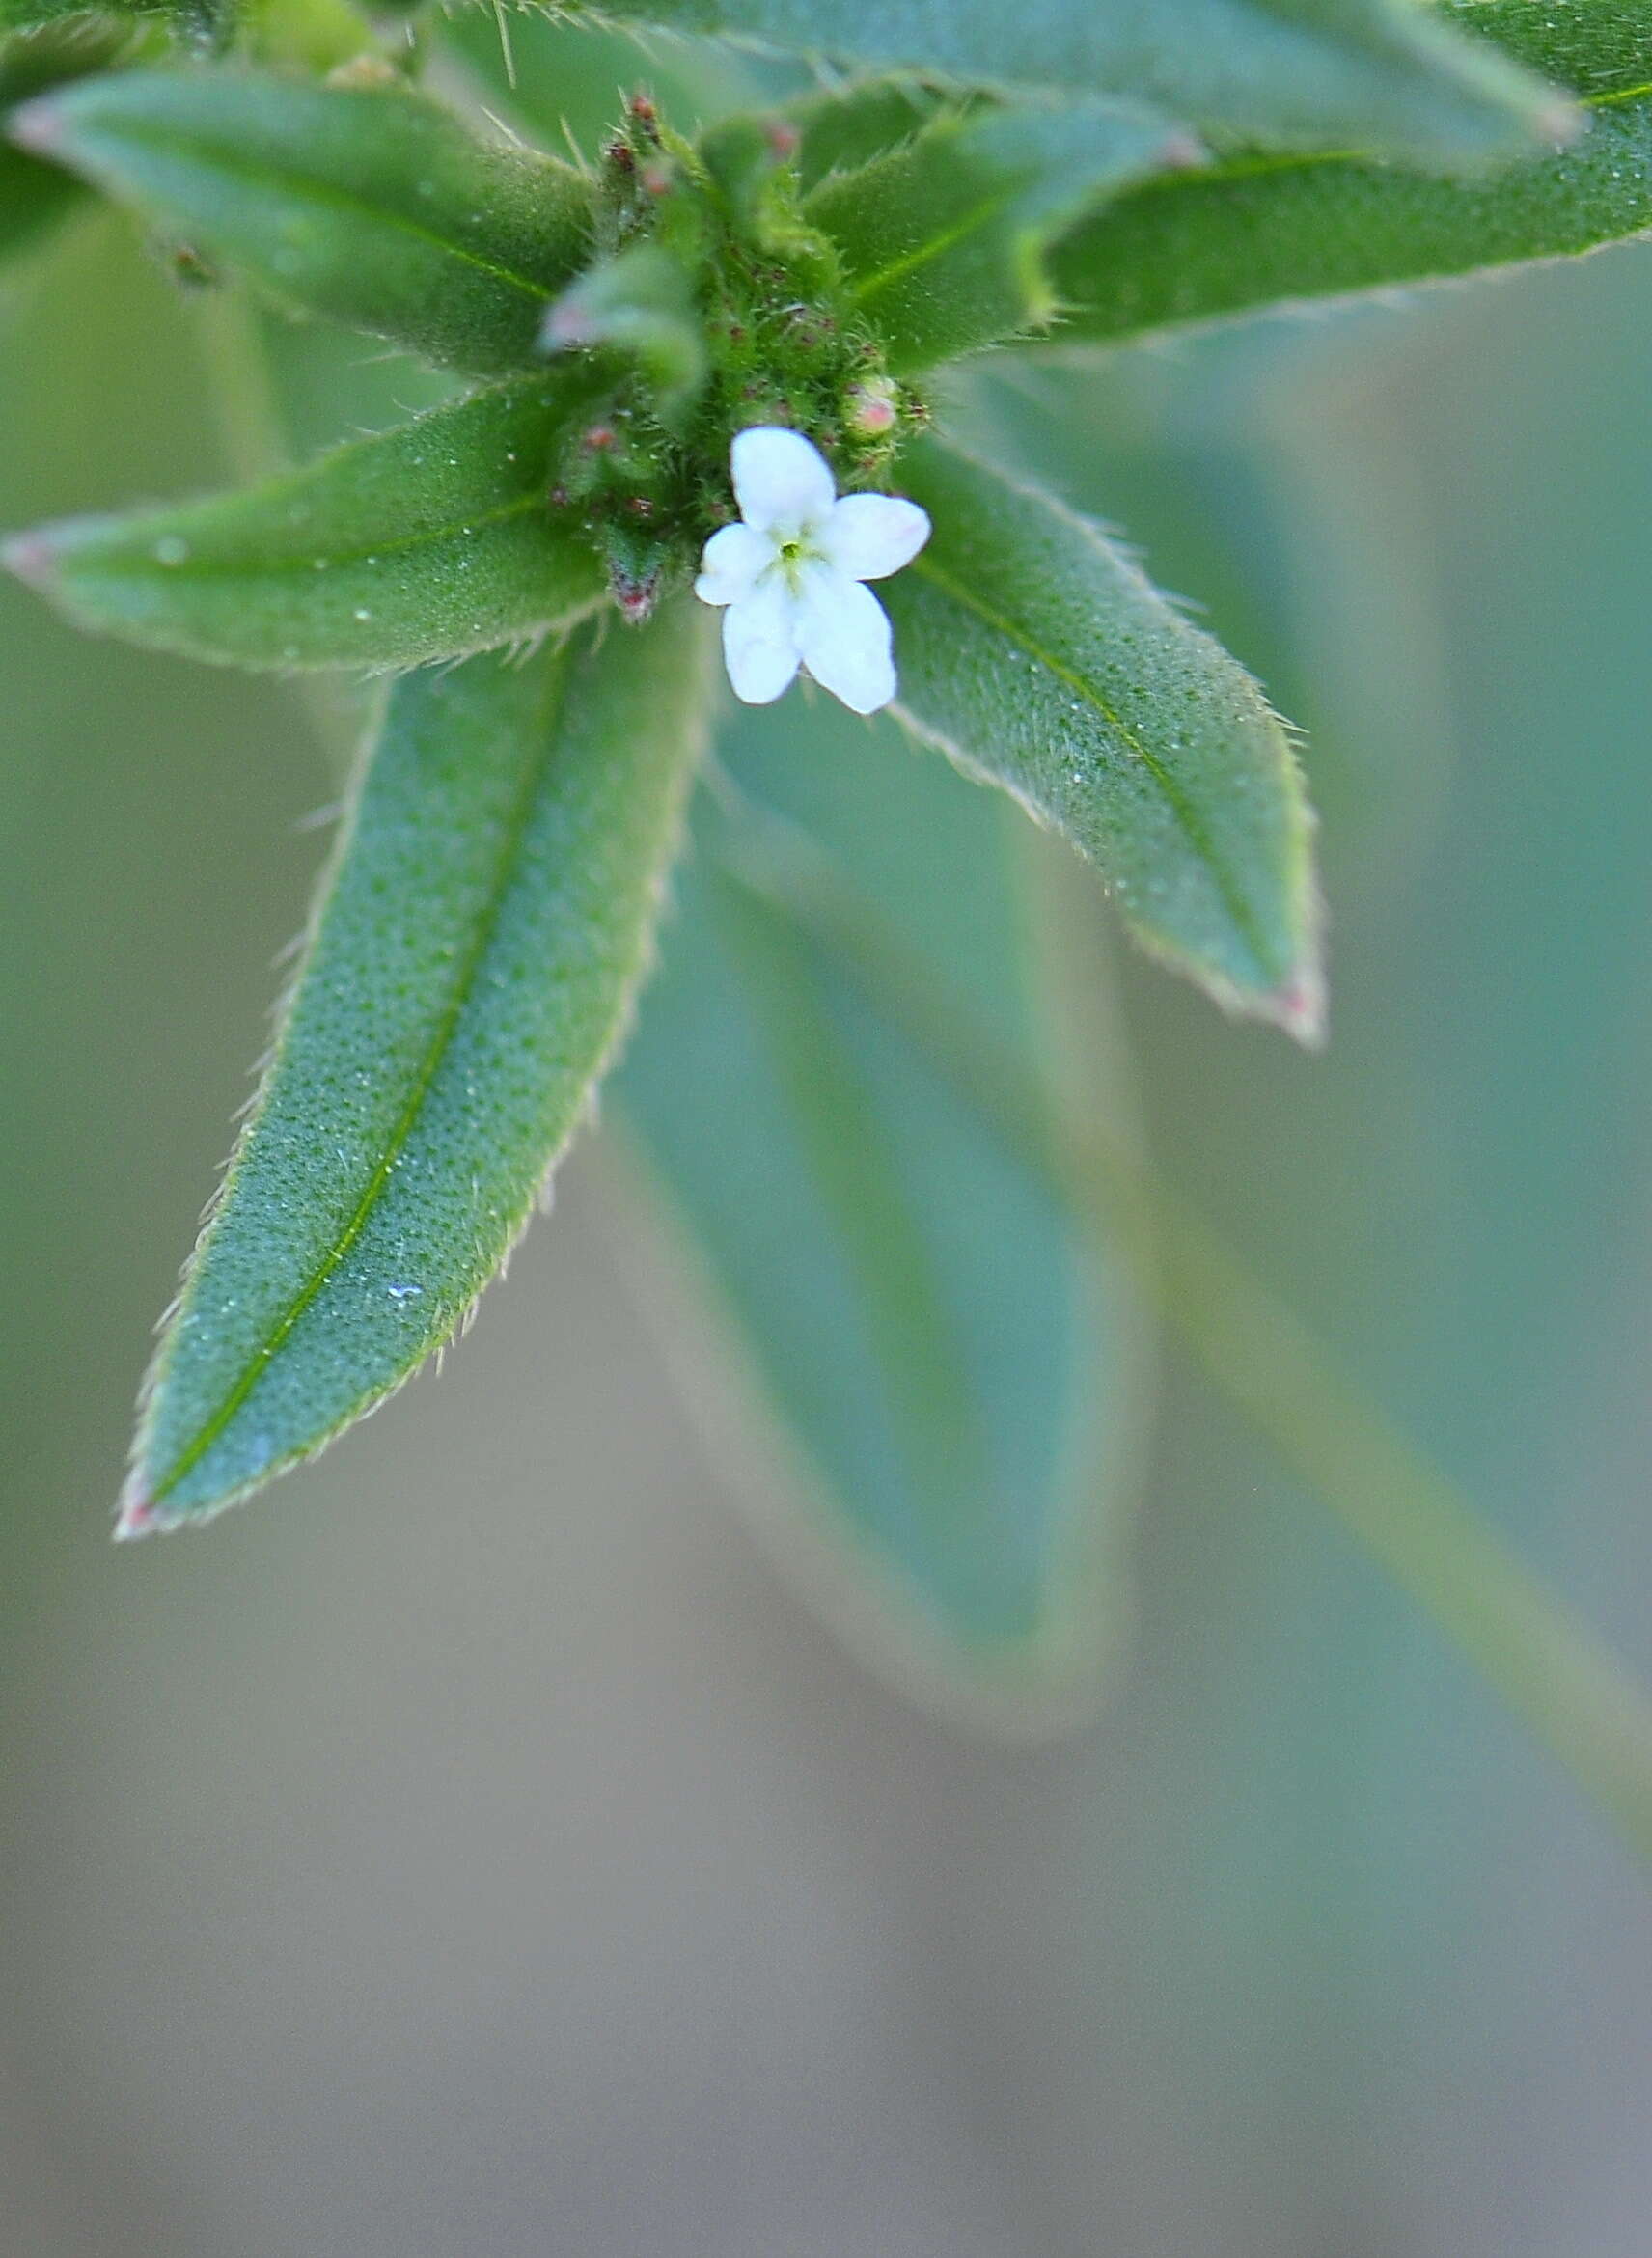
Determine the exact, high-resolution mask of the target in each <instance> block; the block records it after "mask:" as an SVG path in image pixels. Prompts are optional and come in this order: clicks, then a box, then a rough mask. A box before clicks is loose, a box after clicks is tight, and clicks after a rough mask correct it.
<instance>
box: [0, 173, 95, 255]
mask: <svg viewBox="0 0 1652 2258" xmlns="http://www.w3.org/2000/svg"><path fill="white" fill-rule="evenodd" d="M84 197H85V191H84V189H82V188H81V186H80V184H79V182H78V181H76V180H73V179H70V178H69V174H67V173H60V172H58V171H57V170H56V169H55V168H54V167H53V166H51V165H41V164H37V163H36V162H35V160H34V159H33V157H26V156H24V155H23V154H22V153H21V151H17V150H11V149H0V262H4V261H6V260H7V259H10V258H11V257H12V256H13V255H14V253H15V252H18V251H26V250H27V249H28V247H29V245H30V244H31V243H33V242H34V241H36V239H37V238H38V237H39V236H41V234H44V233H45V231H46V230H47V229H48V228H50V227H53V226H55V224H56V223H57V222H58V221H59V220H61V219H63V218H65V217H66V216H67V215H68V214H69V212H71V211H72V210H73V209H74V208H75V206H76V205H77V204H79V203H81V202H82V201H83V200H84Z"/></svg>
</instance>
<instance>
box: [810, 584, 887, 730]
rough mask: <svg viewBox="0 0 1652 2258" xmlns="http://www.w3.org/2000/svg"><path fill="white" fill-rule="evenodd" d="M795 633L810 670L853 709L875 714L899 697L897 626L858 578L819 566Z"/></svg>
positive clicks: (823, 687)
mask: <svg viewBox="0 0 1652 2258" xmlns="http://www.w3.org/2000/svg"><path fill="white" fill-rule="evenodd" d="M793 633H794V635H795V637H796V642H797V647H798V649H799V651H800V652H801V654H802V657H803V663H804V665H805V666H806V667H807V668H808V669H809V672H810V673H811V674H812V675H813V676H814V679H815V680H816V681H817V682H818V683H819V685H820V687H821V688H822V689H823V690H830V691H831V693H832V695H833V697H834V698H840V699H841V700H842V701H843V703H844V704H845V705H846V706H847V707H848V708H849V710H850V711H851V712H852V713H876V712H877V711H878V709H879V707H880V706H885V705H887V704H888V703H889V702H890V700H891V699H892V698H893V697H894V696H895V658H894V645H895V631H894V629H893V628H892V627H891V625H890V623H889V614H888V613H887V612H886V611H885V610H884V608H883V606H882V604H880V603H879V602H878V600H877V598H876V596H875V595H873V593H872V592H871V590H870V589H869V588H863V587H862V585H861V583H860V582H859V581H858V580H850V579H848V578H847V577H846V575H845V574H843V573H841V572H836V571H834V570H833V569H832V567H831V566H830V565H817V566H816V567H815V569H814V570H813V571H812V572H811V573H810V574H809V575H808V576H807V578H806V579H805V581H804V584H803V592H802V594H801V596H800V597H799V598H798V599H797V611H796V620H795V625H794V628H793Z"/></svg>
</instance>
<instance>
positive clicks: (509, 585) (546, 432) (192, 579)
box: [0, 372, 603, 668]
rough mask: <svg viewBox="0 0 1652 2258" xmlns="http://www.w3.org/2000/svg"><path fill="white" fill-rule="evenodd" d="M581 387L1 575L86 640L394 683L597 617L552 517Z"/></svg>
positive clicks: (531, 394) (45, 531)
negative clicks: (381, 677)
mask: <svg viewBox="0 0 1652 2258" xmlns="http://www.w3.org/2000/svg"><path fill="white" fill-rule="evenodd" d="M589 384H590V379H589V377H587V376H585V375H584V374H583V373H577V372H576V373H574V374H567V375H561V376H558V377H546V376H541V377H539V378H537V379H536V380H533V381H528V382H522V383H516V384H509V385H503V386H501V387H500V388H499V389H498V390H496V391H491V392H481V393H475V394H473V395H472V396H471V397H470V398H469V399H462V400H458V401H456V402H455V403H454V405H453V406H451V407H441V408H436V409H434V410H432V412H431V413H430V414H428V415H425V416H419V417H416V418H415V419H414V420H413V422H411V423H409V424H403V425H400V426H399V427H397V428H396V429H395V430H392V431H386V432H384V433H383V434H382V435H380V436H379V437H377V438H372V439H360V440H354V441H352V442H351V443H350V444H349V445H348V446H345V447H340V448H336V449H334V451H333V452H332V453H331V454H323V455H321V456H319V457H318V458H317V460H316V461H315V462H313V463H310V464H307V465H306V466H305V468H304V469H302V470H299V471H294V472H292V473H290V474H289V475H288V476H286V477H283V478H277V479H271V480H269V481H268V482H265V483H264V484H262V485H259V486H253V487H250V488H248V489H247V490H246V491H245V492H243V493H233V494H225V495H219V496H215V497H213V498H212V499H210V500H208V501H205V502H194V503H184V504H182V505H180V506H179V507H177V508H174V509H156V510H147V511H144V512H141V513H139V514H137V515H134V516H129V517H80V518H69V519H66V520H64V521H62V522H61V523H59V524H56V525H48V526H45V527H43V528H41V530H40V531H39V532H37V533H32V534H25V535H22V536H20V537H18V538H16V539H15V540H13V541H11V542H9V543H8V544H7V545H6V548H5V549H4V551H3V552H0V557H3V559H4V562H5V563H6V564H7V565H9V566H10V568H11V569H12V570H13V571H14V572H15V573H16V574H18V576H19V577H20V578H22V579H24V580H27V581H30V582H32V583H33V584H34V585H35V586H36V587H38V588H39V589H40V590H41V592H42V593H44V594H45V595H47V596H49V597H50V598H51V599H52V600H53V602H55V603H56V604H58V605H59V606H60V607H61V609H63V610H64V611H65V612H67V613H68V614H69V617H70V618H71V619H72V620H76V621H77V622H78V623H79V624H80V625H81V626H84V627H91V628H96V629H98V630H100V631H101V632H103V633H106V634H112V635H120V636H124V638H125V639H126V641H128V642H130V643H142V644H149V645H152V646H153V647H155V648H157V649H160V650H175V651H180V652H182V653H183V654H184V655H185V656H187V657H191V658H202V659H210V660H217V661H221V662H223V663H226V664H230V665H235V666H245V667H274V668H298V667H344V666H348V667H369V668H384V667H405V666H417V665H419V664H420V663H421V662H422V661H424V660H427V659H436V658H454V657H456V656H459V655H461V654H463V653H465V652H469V651H475V650H484V649H487V648H490V647H492V646H494V645H496V644H501V643H508V642H510V641H511V640H513V639H514V638H517V637H522V636H529V635H535V634H537V633H538V632H540V631H541V630H542V629H544V628H546V627H556V626H560V625H563V624H565V623H566V622H567V621H569V620H572V619H574V618H576V617H577V616H579V615H580V614H581V613H583V612H587V611H590V610H591V609H592V606H594V605H595V604H596V603H597V602H598V601H599V600H600V598H601V595H602V589H603V579H602V573H601V569H600V567H599V565H598V564H597V560H596V555H595V552H594V550H593V549H592V547H591V545H590V543H589V542H588V541H586V540H585V539H584V537H582V536H581V535H580V534H579V533H578V532H577V530H576V529H574V528H573V527H572V526H569V525H565V524H564V523H562V522H560V521H559V520H558V519H557V517H556V514H555V512H554V509H553V507H552V504H551V502H550V501H549V499H548V494H549V488H550V485H551V482H552V477H553V465H554V462H555V458H556V455H557V453H558V450H559V448H560V446H561V445H562V443H563V442H564V439H565V438H566V436H567V434H568V431H569V428H570V427H571V426H574V425H577V423H578V421H579V419H580V416H581V415H582V413H583V412H584V410H585V409H586V408H587V407H588V405H589V401H590V392H589Z"/></svg>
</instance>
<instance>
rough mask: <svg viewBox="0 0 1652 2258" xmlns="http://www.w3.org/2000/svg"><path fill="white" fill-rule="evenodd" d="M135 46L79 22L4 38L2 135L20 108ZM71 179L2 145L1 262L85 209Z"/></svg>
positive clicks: (123, 34)
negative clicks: (13, 37)
mask: <svg viewBox="0 0 1652 2258" xmlns="http://www.w3.org/2000/svg"><path fill="white" fill-rule="evenodd" d="M130 41H131V35H130V33H129V32H128V31H127V30H126V29H125V28H124V27H117V26H113V25H111V26H107V27H100V26H98V25H96V24H93V23H89V22H85V21H76V22H69V23H66V24H63V25H61V26H57V27H53V26H49V25H48V26H47V27H46V28H45V29H43V30H41V31H38V32H30V33H23V34H21V35H19V36H18V37H17V38H15V39H5V38H4V37H3V35H0V135H3V134H4V132H5V130H6V125H7V123H8V121H9V119H10V117H11V115H12V113H14V111H15V110H16V109H18V108H19V107H20V105H21V104H22V103H24V102H27V101H32V100H34V99H35V98H37V97H38V96H41V95H42V94H44V93H45V92H46V90H47V89H48V88H51V87H58V86H63V85H65V84H67V83H69V81H71V80H73V79H76V78H86V77H89V76H90V75H91V74H92V73H93V72H94V71H99V70H106V69H108V68H109V66H110V65H111V63H113V62H115V61H116V59H117V58H118V57H119V56H120V55H121V53H122V51H123V49H124V48H125V47H126V46H127V45H128V44H129V43H130ZM86 201H87V199H86V190H85V188H84V187H83V186H82V184H81V183H80V181H78V180H77V179H74V177H73V175H72V174H69V173H66V172H64V171H62V170H61V169H60V168H59V167H58V166H56V165H47V164H42V163H41V161H40V160H39V159H38V158H36V157H32V156H27V155H25V154H24V152H23V151H21V150H19V149H12V148H7V147H6V146H4V144H3V142H0V261H4V260H6V259H8V258H10V257H11V256H12V255H13V253H14V252H18V251H23V250H26V249H28V247H29V246H30V245H31V244H32V243H34V242H35V241H37V240H38V239H39V237H40V236H41V234H44V233H45V232H46V230H47V229H49V228H52V227H55V226H56V225H57V223H58V222H59V221H60V220H62V219H64V218H65V217H67V215H68V214H69V212H71V211H73V210H75V209H76V208H77V207H80V206H82V205H84V204H85V203H86Z"/></svg>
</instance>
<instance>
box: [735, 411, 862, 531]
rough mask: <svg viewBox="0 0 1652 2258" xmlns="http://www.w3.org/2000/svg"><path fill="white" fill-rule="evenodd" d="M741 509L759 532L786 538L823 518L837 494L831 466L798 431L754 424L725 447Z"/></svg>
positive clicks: (749, 523) (822, 521) (777, 425)
mask: <svg viewBox="0 0 1652 2258" xmlns="http://www.w3.org/2000/svg"><path fill="white" fill-rule="evenodd" d="M729 460H730V467H731V469H732V471H733V474H734V499H735V501H736V502H738V503H739V505H740V515H741V516H742V517H743V518H744V519H745V521H746V523H747V524H748V525H749V526H756V528H757V531H758V532H759V533H771V532H772V533H775V534H777V535H779V536H780V537H781V538H782V539H785V540H789V539H791V538H792V537H794V536H796V535H797V534H798V533H800V532H801V531H802V530H803V528H804V527H805V526H813V525H821V524H824V522H825V520H826V518H827V516H828V515H829V514H830V512H831V509H832V504H833V502H834V501H835V500H836V498H837V493H838V487H837V482H836V481H835V480H834V478H833V476H832V472H831V467H830V465H829V464H828V463H827V460H826V457H825V456H824V455H823V454H821V452H820V450H819V449H818V448H817V447H815V446H813V445H812V443H811V442H810V441H809V440H807V439H806V438H805V437H804V436H803V433H802V432H801V431H788V430H786V429H785V427H784V426H783V425H780V424H754V425H753V426H752V427H751V428H750V429H749V430H746V431H740V432H737V433H736V435H735V439H734V444H733V446H732V447H731V448H730V451H729Z"/></svg>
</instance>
